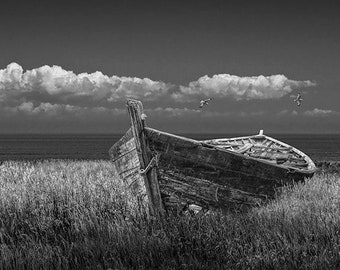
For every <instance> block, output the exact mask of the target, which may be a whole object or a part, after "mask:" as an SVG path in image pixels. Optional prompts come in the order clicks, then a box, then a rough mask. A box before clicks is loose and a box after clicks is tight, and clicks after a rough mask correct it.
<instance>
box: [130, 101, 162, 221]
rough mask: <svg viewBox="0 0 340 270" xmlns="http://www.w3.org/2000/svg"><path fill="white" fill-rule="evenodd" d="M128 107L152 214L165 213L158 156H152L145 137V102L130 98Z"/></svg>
mask: <svg viewBox="0 0 340 270" xmlns="http://www.w3.org/2000/svg"><path fill="white" fill-rule="evenodd" d="M127 108H128V112H129V116H130V120H131V129H132V132H133V136H134V138H135V143H136V150H137V154H138V158H139V162H140V167H141V174H142V177H143V178H144V184H145V188H146V193H147V196H148V202H149V209H150V214H151V215H162V214H163V213H164V206H163V202H162V198H161V193H160V190H159V184H158V179H157V172H156V167H155V166H154V163H155V159H156V158H157V157H153V156H152V153H151V151H150V148H149V146H148V143H147V140H146V137H145V133H144V117H145V115H144V113H143V104H142V102H140V101H138V100H133V99H129V100H128V101H127ZM152 163H153V164H152Z"/></svg>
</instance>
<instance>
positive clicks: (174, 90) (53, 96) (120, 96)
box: [0, 63, 315, 117]
mask: <svg viewBox="0 0 340 270" xmlns="http://www.w3.org/2000/svg"><path fill="white" fill-rule="evenodd" d="M314 85H315V84H314V83H313V82H311V81H294V80H289V79H288V78H286V77H285V76H284V75H272V76H267V77H265V76H256V77H238V76H233V75H228V74H218V75H214V76H213V77H208V76H203V77H201V78H199V79H198V80H197V81H193V82H190V83H189V85H187V86H183V85H174V84H171V83H165V82H162V81H153V80H151V79H149V78H143V79H141V78H136V77H118V76H115V75H113V76H107V75H104V74H103V73H102V72H100V71H96V72H94V73H80V74H75V73H74V72H73V71H68V70H65V69H63V68H62V67H60V66H55V65H54V66H48V65H44V66H41V67H38V68H34V69H32V70H26V71H24V69H23V68H22V67H21V66H20V65H19V64H17V63H11V64H9V65H8V66H7V67H6V68H4V69H0V110H1V111H2V112H5V113H7V114H10V113H14V114H26V115H30V116H43V115H44V116H60V115H76V116H77V115H78V116H79V115H86V114H89V113H91V114H113V115H119V114H125V109H119V108H117V103H119V102H120V103H122V102H125V100H126V99H127V98H135V99H140V100H143V101H151V102H152V101H153V102H158V101H161V100H163V101H164V100H172V102H174V101H184V102H188V103H189V102H197V101H198V100H200V99H202V98H204V97H213V98H233V99H236V100H242V99H244V100H250V99H274V98H280V97H282V96H284V95H286V94H288V93H290V92H291V91H293V90H294V89H296V88H301V87H309V86H314ZM163 104H164V102H163ZM188 107H190V106H189V105H188ZM154 112H155V113H156V114H163V115H166V116H169V117H177V116H181V115H194V114H198V113H200V114H201V115H203V116H206V117H209V115H216V113H214V112H204V113H203V112H201V111H199V110H192V109H188V108H187V107H185V108H156V109H154ZM223 113H224V112H222V114H223ZM217 114H221V113H217ZM225 114H229V112H226V113H225Z"/></svg>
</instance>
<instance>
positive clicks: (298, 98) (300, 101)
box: [294, 94, 303, 106]
mask: <svg viewBox="0 0 340 270" xmlns="http://www.w3.org/2000/svg"><path fill="white" fill-rule="evenodd" d="M302 100H303V99H302V98H301V94H298V95H297V96H296V97H295V99H294V101H295V102H296V104H297V105H298V106H300V105H301V103H302Z"/></svg>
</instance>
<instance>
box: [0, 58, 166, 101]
mask: <svg viewBox="0 0 340 270" xmlns="http://www.w3.org/2000/svg"><path fill="white" fill-rule="evenodd" d="M171 87H172V86H171V85H170V84H167V83H164V82H161V81H153V80H151V79H148V78H144V79H140V78H134V77H117V76H111V77H109V76H107V75H104V74H103V73H101V72H99V71H97V72H94V73H91V74H88V73H80V74H78V75H77V74H75V73H74V72H72V71H67V70H64V69H63V68H61V67H60V66H47V65H45V66H42V67H39V68H35V69H32V70H27V71H25V72H24V71H23V68H22V67H21V66H20V65H18V64H17V63H11V64H9V65H8V66H7V67H6V68H5V69H2V70H0V102H2V103H4V102H7V103H16V102H15V101H17V102H27V101H31V102H33V103H34V102H50V103H57V104H73V105H78V104H88V105H95V104H103V105H104V106H109V103H112V102H117V101H124V100H125V99H126V98H127V97H131V98H137V99H143V100H155V99H157V98H159V97H160V96H164V95H165V94H166V93H167V92H168V90H169V88H171Z"/></svg>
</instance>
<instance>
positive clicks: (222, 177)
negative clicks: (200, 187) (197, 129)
mask: <svg viewBox="0 0 340 270" xmlns="http://www.w3.org/2000/svg"><path fill="white" fill-rule="evenodd" d="M159 168H160V169H159V173H160V175H162V174H163V173H165V174H167V173H170V174H171V173H172V172H174V173H182V174H184V175H186V176H188V177H190V176H191V177H195V178H198V179H205V180H208V181H210V182H211V183H215V184H218V185H223V186H226V187H234V188H237V189H240V190H244V191H246V192H250V193H256V194H266V195H273V194H274V188H275V182H274V183H273V181H269V180H266V179H261V178H257V177H254V176H252V175H246V174H242V173H240V172H236V171H230V170H228V168H224V167H216V166H211V165H209V164H199V163H195V162H194V161H192V160H189V159H184V158H181V157H179V156H172V155H169V154H162V155H161V156H160V161H159Z"/></svg>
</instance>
